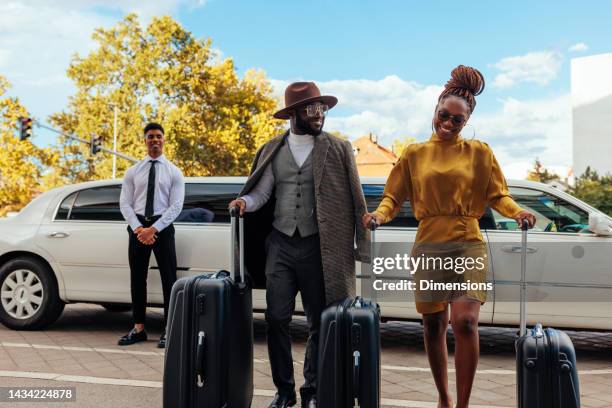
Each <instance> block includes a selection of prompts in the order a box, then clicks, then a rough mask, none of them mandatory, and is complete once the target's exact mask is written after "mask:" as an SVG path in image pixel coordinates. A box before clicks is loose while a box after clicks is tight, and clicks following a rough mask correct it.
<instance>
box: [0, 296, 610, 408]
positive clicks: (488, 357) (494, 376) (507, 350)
mask: <svg viewBox="0 0 612 408" xmlns="http://www.w3.org/2000/svg"><path fill="white" fill-rule="evenodd" d="M148 318H149V326H148V327H149V328H148V330H149V341H147V342H145V343H139V344H135V345H133V346H129V347H119V346H117V345H116V344H117V339H118V338H119V337H120V336H121V335H123V334H125V332H127V330H128V329H129V327H130V314H129V313H110V312H107V311H106V310H104V309H103V308H101V307H99V306H96V305H84V304H77V305H69V306H67V308H66V311H65V312H64V315H63V316H62V318H61V319H60V320H59V321H58V322H57V323H56V324H55V325H54V326H52V327H51V328H50V329H49V330H47V331H41V332H15V331H10V330H8V329H6V328H4V327H1V326H0V385H4V384H8V383H9V382H10V383H11V384H25V383H27V382H30V381H42V380H45V381H46V384H47V385H46V386H49V387H50V386H60V384H64V383H66V382H72V383H75V384H77V390H81V389H83V391H82V392H83V393H88V392H89V391H87V390H90V389H91V390H92V391H91V398H92V400H95V399H96V398H98V397H99V398H102V401H104V398H105V397H104V395H108V397H109V398H115V397H116V399H114V400H115V401H117V404H116V405H115V404H113V405H107V404H106V401H104V402H102V403H101V402H100V400H98V402H97V404H98V405H97V406H112V407H120V406H130V405H129V403H128V401H131V399H130V398H129V397H126V398H127V399H125V400H123V399H121V398H119V396H120V395H123V391H121V390H123V389H134V390H138V393H140V392H142V393H144V394H143V395H147V396H150V395H158V396H157V397H155V398H153V397H151V398H152V399H148V397H147V401H149V402H150V403H149V404H148V405H146V406H147V407H156V406H159V407H161V388H160V387H161V381H162V376H163V350H159V349H157V348H156V344H157V339H158V337H159V334H160V332H161V324H162V319H161V315H160V313H159V311H158V310H156V309H152V312H151V313H150V314H149V315H148ZM254 330H255V353H254V354H255V364H254V367H255V373H254V374H255V375H254V381H255V389H256V401H257V404H263V405H261V406H267V405H266V404H267V402H268V401H269V400H270V398H271V397H270V396H271V395H273V394H274V386H273V383H272V379H271V374H270V366H269V362H268V359H267V347H266V343H265V321H264V320H263V317H262V315H256V317H255V323H254ZM292 334H293V337H294V340H295V341H294V347H293V352H294V357H295V359H296V367H295V371H296V382H297V383H298V386H299V383H300V381H301V370H302V359H303V355H304V345H305V341H306V338H307V329H306V324H305V321H304V319H302V318H296V319H295V321H294V323H293V324H292ZM480 335H481V360H480V364H479V367H478V374H477V377H476V380H475V383H474V389H473V393H472V404H473V405H472V406H473V407H478V406H480V407H488V408H493V407H514V406H516V403H515V393H516V389H515V368H514V365H515V360H514V335H515V330H514V329H504V328H493V327H484V328H481V329H480ZM570 335H571V337H572V340H573V341H574V344H575V346H576V349H577V354H578V362H579V370H580V381H581V384H580V387H581V389H580V391H581V394H582V406H583V407H585V408H586V407H610V406H612V334H607V333H590V332H570ZM381 343H382V383H381V387H382V396H383V403H384V404H385V406H397V407H419V408H429V407H434V408H435V406H436V404H435V402H436V400H437V392H436V390H435V387H434V384H433V380H432V377H431V374H430V372H429V368H428V364H427V358H426V355H425V353H424V350H423V344H422V328H421V326H420V324H418V323H399V322H390V323H384V324H382V325H381ZM449 346H450V349H451V357H450V367H449V368H451V369H452V368H453V362H452V347H453V343H452V336H449ZM14 376H19V377H22V378H23V379H9V378H10V377H14ZM25 377H29V379H27V380H26V379H25ZM449 378H450V387H451V391H452V394H453V395H454V394H455V392H454V387H455V384H454V373H453V372H450V373H449ZM49 384H51V385H49ZM111 384H116V385H111ZM92 387H93V388H92ZM95 387H98V388H99V389H101V390H103V389H109V390H113V391H108V394H106V393H105V392H101V391H100V392H98V391H94V390H95V389H96V388H95ZM122 387H123V388H122ZM115 389H117V390H118V391H116V392H115V391H114V390H115ZM144 390H148V391H147V392H145V391H144ZM156 393H157V394H156ZM87 395H90V394H87ZM96 395H97V396H98V397H96ZM127 395H131V394H129V393H128V394H127ZM87 398H89V397H87ZM86 401H88V399H86ZM121 401H125V405H121V404H120V402H121ZM3 405H5V404H1V405H0V406H3ZM24 406H25V405H22V404H19V407H24ZM35 406H36V407H41V406H42V405H40V403H37V404H35ZM55 406H57V405H55ZM76 406H79V407H80V406H81V405H80V404H79V405H76ZM83 406H88V405H83ZM143 406H144V405H143ZM255 406H260V405H254V407H255Z"/></svg>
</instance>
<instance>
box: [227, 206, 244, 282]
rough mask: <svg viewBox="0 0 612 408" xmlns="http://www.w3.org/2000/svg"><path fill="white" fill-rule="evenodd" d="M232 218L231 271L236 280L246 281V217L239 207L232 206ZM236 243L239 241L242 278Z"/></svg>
mask: <svg viewBox="0 0 612 408" xmlns="http://www.w3.org/2000/svg"><path fill="white" fill-rule="evenodd" d="M236 218H238V237H236ZM230 220H231V228H232V233H231V236H232V243H231V250H230V252H231V259H230V273H231V275H232V278H233V279H234V282H236V283H238V282H242V283H244V282H246V280H245V277H244V275H245V273H244V272H245V270H244V217H243V215H242V214H240V208H239V207H237V206H236V207H232V208H230ZM236 243H238V253H239V255H238V256H239V261H238V262H239V263H238V268H239V269H238V270H239V271H240V280H238V272H237V271H236Z"/></svg>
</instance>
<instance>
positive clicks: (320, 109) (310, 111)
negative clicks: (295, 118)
mask: <svg viewBox="0 0 612 408" xmlns="http://www.w3.org/2000/svg"><path fill="white" fill-rule="evenodd" d="M328 110H329V106H327V105H325V104H323V103H313V104H312V105H307V106H306V107H305V108H304V111H305V112H306V116H308V117H309V118H314V117H315V116H317V113H318V114H320V115H321V116H325V115H326V114H327V111H328Z"/></svg>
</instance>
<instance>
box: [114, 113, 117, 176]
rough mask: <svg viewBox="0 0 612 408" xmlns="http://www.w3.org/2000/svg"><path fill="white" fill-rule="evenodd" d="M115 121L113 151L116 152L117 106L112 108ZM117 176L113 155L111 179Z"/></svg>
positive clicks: (115, 159) (115, 158) (115, 160)
mask: <svg viewBox="0 0 612 408" xmlns="http://www.w3.org/2000/svg"><path fill="white" fill-rule="evenodd" d="M113 108H114V109H113V111H114V114H115V115H114V116H115V119H114V120H113V151H114V152H116V151H117V105H115V106H114V107H113ZM116 176H117V156H115V155H113V178H116Z"/></svg>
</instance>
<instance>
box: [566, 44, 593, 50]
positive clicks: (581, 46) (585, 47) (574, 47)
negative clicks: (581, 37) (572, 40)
mask: <svg viewBox="0 0 612 408" xmlns="http://www.w3.org/2000/svg"><path fill="white" fill-rule="evenodd" d="M588 49H589V46H588V45H586V44H585V43H583V42H579V43H577V44H574V45H572V46H571V47H569V48H568V51H569V52H582V51H586V50H588Z"/></svg>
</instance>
